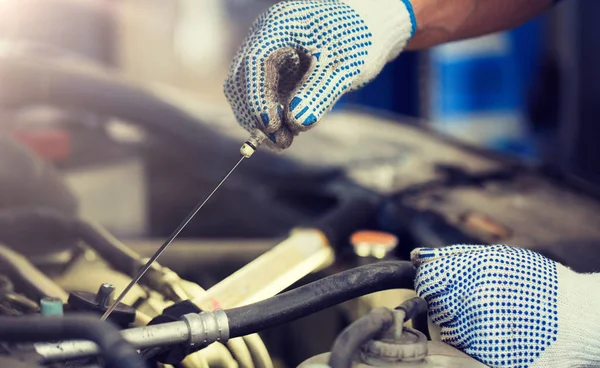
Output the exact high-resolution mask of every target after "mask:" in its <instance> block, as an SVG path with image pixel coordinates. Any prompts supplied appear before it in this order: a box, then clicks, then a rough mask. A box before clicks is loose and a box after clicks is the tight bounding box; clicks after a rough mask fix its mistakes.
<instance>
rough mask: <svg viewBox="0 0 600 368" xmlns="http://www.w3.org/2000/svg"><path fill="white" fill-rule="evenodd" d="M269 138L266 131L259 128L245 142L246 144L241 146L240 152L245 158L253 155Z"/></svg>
mask: <svg viewBox="0 0 600 368" xmlns="http://www.w3.org/2000/svg"><path fill="white" fill-rule="evenodd" d="M267 139H268V138H267V136H266V135H265V133H263V132H261V131H260V130H258V129H256V130H254V132H253V133H252V135H251V136H250V138H249V139H248V140H247V141H246V143H244V145H243V146H242V148H240V153H241V154H242V156H244V157H245V158H250V157H252V155H254V153H255V152H256V150H257V149H258V148H259V147H260V146H262V144H263V143H265V141H266V140H267Z"/></svg>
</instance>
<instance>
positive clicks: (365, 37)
mask: <svg viewBox="0 0 600 368" xmlns="http://www.w3.org/2000/svg"><path fill="white" fill-rule="evenodd" d="M415 30H416V22H415V18H414V14H413V11H412V6H411V4H410V2H409V0H295V1H281V2H279V3H277V4H275V5H274V6H272V7H271V8H270V9H269V10H268V11H267V12H266V13H264V14H263V15H261V16H260V17H259V18H258V19H257V20H256V22H255V23H254V25H253V26H252V28H251V30H250V35H249V36H248V38H247V39H246V41H245V42H244V44H243V45H242V47H241V50H240V51H239V52H238V54H237V56H236V57H235V59H234V61H233V64H232V66H231V71H230V74H229V77H228V78H227V81H226V83H225V95H226V97H227V99H228V101H229V103H230V104H231V106H232V109H233V112H234V113H235V116H236V118H237V120H238V122H239V123H240V125H242V126H243V127H244V128H245V129H246V130H248V131H250V132H252V131H253V130H254V129H257V128H258V129H260V130H261V131H263V132H264V133H266V134H267V136H268V137H269V138H270V139H271V141H272V143H271V144H270V146H271V147H272V148H280V149H285V148H287V147H289V146H290V145H291V144H292V141H293V137H294V136H295V135H297V134H298V133H299V132H303V131H306V130H309V129H311V128H313V127H314V126H315V125H316V124H317V123H318V122H319V120H321V117H323V115H324V114H325V113H327V112H328V111H330V110H331V109H332V108H333V105H334V104H335V103H336V102H337V101H338V100H339V98H340V97H341V96H342V95H343V94H344V93H346V92H348V91H351V90H354V89H357V88H360V87H361V86H363V85H364V84H366V83H368V82H369V81H371V80H372V79H373V78H375V76H377V75H378V74H379V73H380V72H381V70H382V69H383V67H384V66H385V64H386V63H387V62H389V61H391V60H392V59H394V58H396V57H397V56H398V55H399V54H400V52H401V51H402V50H403V49H404V47H405V46H406V43H407V42H408V40H409V39H410V38H411V37H412V35H413V34H414V32H415Z"/></svg>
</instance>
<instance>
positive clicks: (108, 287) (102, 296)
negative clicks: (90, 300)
mask: <svg viewBox="0 0 600 368" xmlns="http://www.w3.org/2000/svg"><path fill="white" fill-rule="evenodd" d="M114 293H115V286H114V285H112V284H102V285H100V288H99V289H98V292H97V293H96V303H98V305H99V306H100V307H102V308H108V306H109V305H110V304H111V303H112V301H113V294H114Z"/></svg>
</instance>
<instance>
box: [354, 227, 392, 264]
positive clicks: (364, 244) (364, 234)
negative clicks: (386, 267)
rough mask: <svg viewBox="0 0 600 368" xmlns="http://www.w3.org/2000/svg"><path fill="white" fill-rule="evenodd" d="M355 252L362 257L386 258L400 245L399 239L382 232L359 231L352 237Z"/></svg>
mask: <svg viewBox="0 0 600 368" xmlns="http://www.w3.org/2000/svg"><path fill="white" fill-rule="evenodd" d="M350 243H351V244H352V246H353V247H354V251H355V252H356V254H357V255H359V256H361V257H376V258H379V259H381V258H384V257H385V256H386V255H387V254H389V253H390V252H391V251H393V250H394V249H395V248H396V246H397V245H398V238H397V237H396V236H395V235H393V234H390V233H386V232H382V231H358V232H356V233H354V234H352V236H351V237H350Z"/></svg>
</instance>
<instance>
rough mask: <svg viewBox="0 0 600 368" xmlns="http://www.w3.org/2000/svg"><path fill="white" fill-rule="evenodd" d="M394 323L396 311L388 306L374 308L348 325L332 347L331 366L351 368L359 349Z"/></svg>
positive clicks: (334, 367) (333, 367)
mask: <svg viewBox="0 0 600 368" xmlns="http://www.w3.org/2000/svg"><path fill="white" fill-rule="evenodd" d="M393 324H394V313H393V312H392V311H391V310H389V309H387V308H376V309H373V310H372V311H371V312H370V313H369V314H367V315H366V316H364V317H362V318H360V319H359V320H357V321H356V322H354V323H352V324H351V325H350V326H348V327H347V328H346V329H345V330H344V331H342V333H341V334H340V335H339V336H338V338H337V339H336V340H335V343H334V344H333V348H332V349H331V355H330V357H329V366H330V367H331V368H351V367H352V359H353V358H354V354H356V352H357V351H358V349H359V348H360V347H361V346H362V345H363V344H365V343H366V342H368V341H369V340H371V339H373V338H374V337H375V336H377V335H379V334H381V333H382V332H385V331H386V330H388V329H389V328H390V327H392V325H393Z"/></svg>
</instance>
